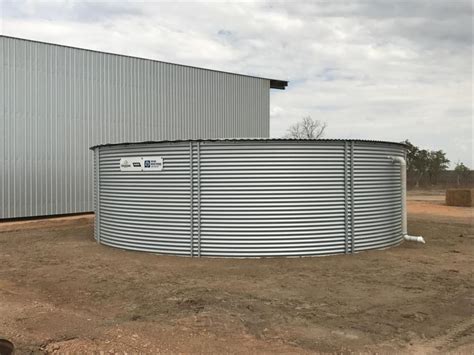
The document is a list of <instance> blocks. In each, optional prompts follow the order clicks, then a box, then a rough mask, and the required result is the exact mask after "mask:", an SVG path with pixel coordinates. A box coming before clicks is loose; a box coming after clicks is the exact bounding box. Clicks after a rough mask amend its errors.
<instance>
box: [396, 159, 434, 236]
mask: <svg viewBox="0 0 474 355" xmlns="http://www.w3.org/2000/svg"><path fill="white" fill-rule="evenodd" d="M388 158H389V159H390V160H391V161H392V163H393V164H395V163H399V164H400V178H401V184H402V233H403V239H405V240H407V241H411V242H418V243H423V244H425V240H424V239H423V237H422V236H412V235H408V227H407V162H406V161H405V159H404V158H402V157H392V156H390V157H388Z"/></svg>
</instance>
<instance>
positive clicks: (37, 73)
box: [0, 36, 270, 218]
mask: <svg viewBox="0 0 474 355" xmlns="http://www.w3.org/2000/svg"><path fill="white" fill-rule="evenodd" d="M269 90H270V82H269V81H268V80H264V79H258V78H252V77H246V76H241V75H233V74H226V73H220V72H214V71H209V70H204V69H197V68H191V67H185V66H179V65H173V64H167V63H160V62H156V61H151V60H145V59H138V58H131V57H126V56H119V55H113V54H106V53H99V52H94V51H87V50H81V49H74V48H68V47H63V46H57V45H49V44H44V43H37V42H32V41H25V40H20V39H13V38H8V37H2V36H0V130H1V131H0V138H1V139H2V142H0V160H1V162H0V163H1V164H2V169H0V185H1V186H0V188H1V190H0V192H1V196H0V218H14V217H26V216H39V215H50V214H64V213H76V212H84V211H91V210H92V209H93V206H92V202H93V193H92V186H93V177H92V176H93V166H92V159H93V156H92V152H90V151H89V149H88V148H89V147H90V146H92V145H95V144H99V143H113V142H123V141H143V140H161V139H188V138H189V139H191V138H226V137H268V136H269V124H270V122H269Z"/></svg>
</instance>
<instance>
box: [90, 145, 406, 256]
mask: <svg viewBox="0 0 474 355" xmlns="http://www.w3.org/2000/svg"><path fill="white" fill-rule="evenodd" d="M91 149H93V150H94V155H95V187H96V191H95V192H96V202H95V211H96V226H95V237H96V239H97V240H98V242H100V243H102V244H105V245H110V246H114V247H118V248H123V249H131V250H139V251H149V252H155V253H163V254H174V255H187V256H220V257H265V256H310V255H324V254H338V253H354V252H358V251H362V250H367V249H379V248H385V247H389V246H392V245H395V244H398V243H400V242H401V241H402V239H403V236H404V233H405V231H403V208H402V207H403V202H404V201H403V194H402V184H401V177H400V166H397V165H396V164H394V163H393V159H392V158H393V157H395V158H397V157H398V158H404V156H405V150H406V148H405V146H404V145H403V144H399V143H391V142H379V141H362V140H284V139H223V140H187V141H160V142H143V143H132V144H128V143H124V144H107V145H99V146H95V147H93V148H91Z"/></svg>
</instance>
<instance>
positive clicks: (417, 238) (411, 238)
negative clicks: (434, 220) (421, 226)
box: [403, 234, 426, 244]
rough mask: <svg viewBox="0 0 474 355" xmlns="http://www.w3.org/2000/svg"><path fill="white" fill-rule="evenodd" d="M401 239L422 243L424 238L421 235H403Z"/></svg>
mask: <svg viewBox="0 0 474 355" xmlns="http://www.w3.org/2000/svg"><path fill="white" fill-rule="evenodd" d="M403 239H405V240H406V241H409V242H417V243H422V244H425V243H426V242H425V239H424V238H423V237H422V236H413V235H408V234H406V235H404V236H403Z"/></svg>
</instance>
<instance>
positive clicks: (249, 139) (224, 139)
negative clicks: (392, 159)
mask: <svg viewBox="0 0 474 355" xmlns="http://www.w3.org/2000/svg"><path fill="white" fill-rule="evenodd" d="M246 141H248V142H314V143H316V142H321V143H322V142H326V143H331V142H355V143H375V144H395V145H399V146H403V147H406V146H407V145H406V144H405V143H403V142H389V141H381V140H371V139H335V138H333V139H299V138H298V139H297V138H208V139H176V140H156V141H138V142H120V143H103V144H96V145H94V146H92V147H90V148H89V149H91V150H94V149H95V148H99V147H110V146H119V145H141V144H154V143H183V142H246Z"/></svg>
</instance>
